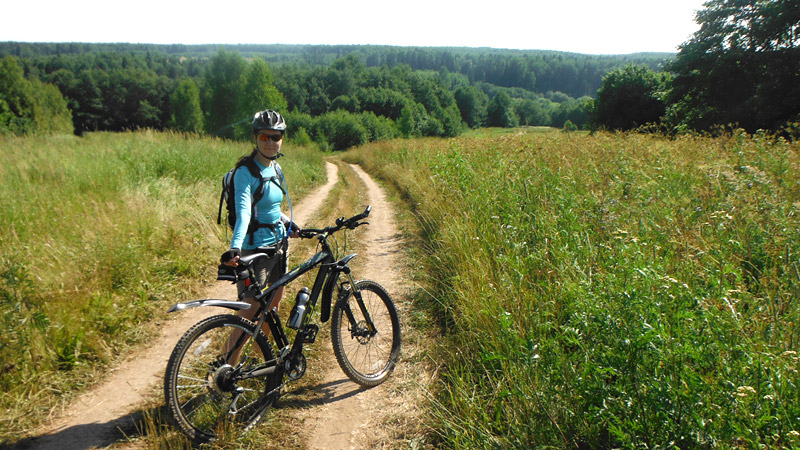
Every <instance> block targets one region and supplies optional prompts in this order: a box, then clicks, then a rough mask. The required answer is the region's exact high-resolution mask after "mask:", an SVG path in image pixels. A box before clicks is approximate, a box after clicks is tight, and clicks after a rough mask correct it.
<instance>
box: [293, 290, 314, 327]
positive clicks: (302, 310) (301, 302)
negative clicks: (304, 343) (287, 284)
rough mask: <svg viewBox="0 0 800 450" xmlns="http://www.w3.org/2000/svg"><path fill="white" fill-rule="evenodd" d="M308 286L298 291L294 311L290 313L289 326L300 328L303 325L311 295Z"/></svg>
mask: <svg viewBox="0 0 800 450" xmlns="http://www.w3.org/2000/svg"><path fill="white" fill-rule="evenodd" d="M309 294H310V293H309V292H308V288H307V287H304V288H303V289H300V292H298V293H297V298H296V299H295V301H294V308H292V313H291V314H289V328H291V329H293V330H298V329H300V327H301V326H302V325H303V317H304V316H305V315H306V305H307V304H308V297H309Z"/></svg>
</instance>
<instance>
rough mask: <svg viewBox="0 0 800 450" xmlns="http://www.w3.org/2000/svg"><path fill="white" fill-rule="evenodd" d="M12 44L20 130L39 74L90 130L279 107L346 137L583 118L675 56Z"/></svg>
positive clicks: (303, 124)
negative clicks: (628, 74) (590, 104)
mask: <svg viewBox="0 0 800 450" xmlns="http://www.w3.org/2000/svg"><path fill="white" fill-rule="evenodd" d="M0 56H2V57H3V58H4V65H3V67H4V73H5V72H10V71H11V70H14V71H15V73H16V75H15V77H14V80H16V81H14V82H13V83H9V84H10V85H11V86H8V87H4V88H3V92H10V93H11V95H7V94H3V95H4V97H0V98H4V99H5V100H4V101H5V105H6V107H5V110H6V111H7V113H8V112H9V111H10V112H11V113H12V114H14V115H16V116H17V117H22V118H25V117H28V118H29V119H30V120H27V122H26V121H25V120H22V121H20V120H17V121H16V122H15V123H16V125H12V126H8V125H6V126H5V128H6V129H7V132H12V133H20V132H23V133H24V132H30V130H32V129H33V128H32V127H33V125H30V124H29V125H27V126H26V125H24V124H23V123H21V122H26V123H33V122H35V119H33V116H35V115H36V112H35V111H36V109H37V108H34V107H33V106H32V105H33V104H34V103H35V101H34V100H33V97H35V95H34V94H32V92H34V91H36V89H34V88H33V87H31V86H28V84H30V83H32V82H37V83H41V84H45V85H52V86H55V87H57V88H58V91H59V92H60V93H61V95H62V96H63V97H64V99H65V101H66V103H67V106H68V110H69V111H70V113H71V118H72V121H73V124H74V131H75V133H76V134H78V135H80V134H83V133H84V132H87V131H95V130H107V131H122V130H131V129H137V128H152V129H167V128H172V129H178V130H183V131H195V132H202V133H209V134H212V135H218V136H224V137H236V136H239V135H240V133H241V124H242V123H243V122H242V121H246V120H247V118H248V117H249V116H250V115H251V114H252V112H253V111H256V110H258V109H263V108H273V109H278V110H283V111H286V112H287V113H288V114H287V115H288V116H289V118H290V120H291V121H292V123H293V124H297V125H298V126H297V127H294V129H295V130H297V131H298V133H296V134H295V135H293V136H290V137H292V138H296V139H300V140H301V141H302V140H305V139H311V140H314V141H316V142H318V143H321V144H323V145H325V146H330V147H332V148H335V149H340V148H346V147H348V146H351V145H355V144H358V143H363V142H366V141H368V140H380V139H384V138H392V137H396V136H415V135H419V136H455V135H457V134H459V133H460V132H461V131H462V130H463V129H465V128H466V127H480V126H516V125H543V126H556V127H561V126H563V124H564V123H565V122H566V121H568V120H569V121H571V122H572V123H575V124H577V125H578V126H582V125H583V124H585V123H586V122H587V120H588V116H587V113H586V109H585V107H586V104H587V103H586V101H587V100H588V99H589V98H590V96H591V95H593V94H594V92H595V91H596V90H597V89H598V88H599V86H600V85H601V82H602V78H603V76H604V75H605V74H606V73H607V72H608V71H610V70H613V69H614V68H618V67H623V66H625V65H628V64H642V65H645V66H646V67H648V68H652V70H659V68H660V67H661V66H662V64H663V62H664V61H665V60H666V59H668V58H669V57H670V56H672V55H668V54H638V55H620V56H591V55H579V54H569V53H558V52H545V51H511V50H494V49H469V48H413V47H386V46H290V45H262V46H251V45H237V46H202V45H200V46H184V45H180V46H177V45H171V46H166V45H165V46H158V45H138V44H80V43H59V44H45V43H41V44H37V43H15V42H6V43H0ZM12 66H14V67H15V68H14V69H12ZM17 69H18V70H17ZM20 72H21V75H20ZM15 86H16V87H15ZM26 92H27V94H25V93H26ZM23 111H29V113H28V114H27V115H26V114H24V113H22V112H23ZM9 122H13V121H9V120H8V119H6V120H5V121H4V122H3V123H4V124H8V123H9ZM237 124H239V125H240V127H239V128H240V130H239V131H237ZM300 128H302V130H300Z"/></svg>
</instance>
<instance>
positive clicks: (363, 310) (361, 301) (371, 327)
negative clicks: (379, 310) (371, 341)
mask: <svg viewBox="0 0 800 450" xmlns="http://www.w3.org/2000/svg"><path fill="white" fill-rule="evenodd" d="M349 269H350V268H349V267H347V268H346V270H343V271H342V272H344V274H345V275H346V276H347V281H345V282H343V283H342V285H344V284H345V283H347V284H349V285H350V288H351V289H352V290H353V296H355V298H356V303H358V308H359V309H360V310H361V314H362V315H363V316H364V320H365V321H366V323H367V329H368V330H369V335H370V337H372V336H374V335H375V334H376V333H377V330H376V329H375V323H374V322H372V316H371V315H370V314H369V311H368V310H367V305H365V304H364V299H363V298H362V297H361V291H359V290H358V287H356V282H355V280H353V274H352V273H350V270H349ZM344 313H345V315H346V316H347V320H349V321H350V324H351V325H352V326H353V328H355V326H356V318H355V316H354V315H353V311H352V310H351V309H350V305H349V304H347V305H346V306H345V308H344Z"/></svg>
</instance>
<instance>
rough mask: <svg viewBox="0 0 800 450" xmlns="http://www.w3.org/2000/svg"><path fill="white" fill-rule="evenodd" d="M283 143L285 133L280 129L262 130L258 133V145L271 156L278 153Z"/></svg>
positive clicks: (262, 151) (259, 148) (265, 153)
mask: <svg viewBox="0 0 800 450" xmlns="http://www.w3.org/2000/svg"><path fill="white" fill-rule="evenodd" d="M275 139H277V140H275ZM282 143H283V133H281V132H280V131H276V130H261V131H259V132H258V134H257V135H256V145H258V150H259V151H260V152H261V153H263V154H264V155H266V156H269V157H273V156H275V155H277V154H278V151H279V150H280V149H281V144H282Z"/></svg>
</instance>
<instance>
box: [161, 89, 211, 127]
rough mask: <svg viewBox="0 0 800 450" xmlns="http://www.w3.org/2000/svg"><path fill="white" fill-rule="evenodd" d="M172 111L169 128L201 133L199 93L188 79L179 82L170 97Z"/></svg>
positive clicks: (201, 111)
mask: <svg viewBox="0 0 800 450" xmlns="http://www.w3.org/2000/svg"><path fill="white" fill-rule="evenodd" d="M170 110H171V111H172V114H171V118H170V122H169V126H170V128H172V129H174V130H178V131H188V132H191V133H199V132H201V131H203V129H204V127H203V109H202V108H201V107H200V91H199V90H198V89H197V85H196V84H195V83H194V81H192V80H191V79H189V78H186V79H184V80H183V81H181V82H180V83H179V84H178V86H177V87H176V88H175V90H174V91H173V92H172V95H171V96H170Z"/></svg>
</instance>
